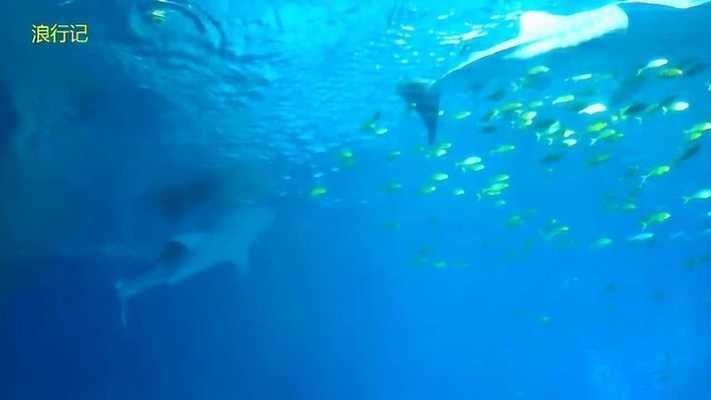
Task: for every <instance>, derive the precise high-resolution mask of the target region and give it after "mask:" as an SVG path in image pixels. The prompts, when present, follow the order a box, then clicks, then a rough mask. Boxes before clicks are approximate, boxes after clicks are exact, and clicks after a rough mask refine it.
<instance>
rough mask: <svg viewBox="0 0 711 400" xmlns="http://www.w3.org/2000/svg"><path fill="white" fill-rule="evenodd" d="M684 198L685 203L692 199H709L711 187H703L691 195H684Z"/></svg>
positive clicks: (710, 197)
mask: <svg viewBox="0 0 711 400" xmlns="http://www.w3.org/2000/svg"><path fill="white" fill-rule="evenodd" d="M682 199H683V200H684V204H687V203H688V202H690V201H692V200H708V199H711V189H701V190H699V191H697V192H696V193H694V194H692V195H691V196H684V197H682Z"/></svg>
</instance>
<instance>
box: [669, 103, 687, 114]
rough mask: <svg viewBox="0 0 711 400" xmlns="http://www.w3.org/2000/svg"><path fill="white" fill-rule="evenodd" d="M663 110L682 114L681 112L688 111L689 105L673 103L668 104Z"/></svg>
mask: <svg viewBox="0 0 711 400" xmlns="http://www.w3.org/2000/svg"><path fill="white" fill-rule="evenodd" d="M664 109H665V110H667V109H668V110H671V111H675V112H682V111H686V110H688V109H689V103H687V102H685V101H674V102H672V103H670V104H669V105H668V106H665V107H664Z"/></svg>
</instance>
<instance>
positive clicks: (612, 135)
mask: <svg viewBox="0 0 711 400" xmlns="http://www.w3.org/2000/svg"><path fill="white" fill-rule="evenodd" d="M623 136H624V134H622V132H619V131H617V130H616V129H612V128H608V129H605V130H603V131H602V132H600V133H599V134H598V135H597V136H596V137H594V138H592V139H590V146H594V145H596V144H597V142H599V141H601V140H603V141H609V142H613V141H616V140H619V139H620V138H622V137H623Z"/></svg>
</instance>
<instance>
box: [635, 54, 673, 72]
mask: <svg viewBox="0 0 711 400" xmlns="http://www.w3.org/2000/svg"><path fill="white" fill-rule="evenodd" d="M667 64H669V60H667V59H666V58H657V59H654V60H652V61H650V62H648V63H647V65H645V66H644V67H642V68H640V69H638V70H637V75H641V74H642V73H643V72H644V71H645V70H648V69H655V68H661V67H663V66H665V65H667Z"/></svg>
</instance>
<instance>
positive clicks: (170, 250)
mask: <svg viewBox="0 0 711 400" xmlns="http://www.w3.org/2000/svg"><path fill="white" fill-rule="evenodd" d="M274 218H275V216H274V211H273V210H272V209H270V208H267V207H264V206H243V207H240V208H238V209H237V210H235V211H234V212H232V213H230V214H228V215H227V216H226V217H224V218H223V219H222V220H221V222H220V223H219V225H218V226H217V227H216V228H214V229H211V230H209V231H197V232H190V233H187V234H183V235H178V236H175V237H173V238H171V239H170V240H168V241H167V242H166V243H165V245H164V246H163V249H162V250H161V251H160V254H159V255H158V257H157V258H156V260H155V261H154V262H153V263H152V265H151V266H150V267H149V268H148V269H147V270H146V271H145V272H143V273H141V274H139V275H138V276H136V277H133V278H131V279H125V280H120V281H118V282H117V283H116V284H115V288H116V291H117V293H118V296H119V299H120V301H121V318H122V321H123V323H124V325H125V324H126V313H125V310H126V303H127V302H128V301H129V300H130V299H131V298H133V297H135V296H137V295H139V294H141V293H143V292H145V291H147V290H150V289H152V288H155V287H158V286H163V285H169V286H170V285H177V284H180V283H182V282H184V281H185V280H187V279H189V278H191V277H193V276H195V275H196V274H199V273H200V272H203V271H205V270H208V269H210V268H214V267H217V266H221V265H231V266H234V267H236V268H237V269H238V271H239V273H240V274H246V273H247V271H248V270H249V252H250V248H251V247H252V246H253V244H254V243H255V242H256V241H257V240H258V239H259V238H260V237H261V236H262V235H263V234H264V232H265V231H266V230H267V229H269V227H270V226H271V225H272V223H273V222H274Z"/></svg>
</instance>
